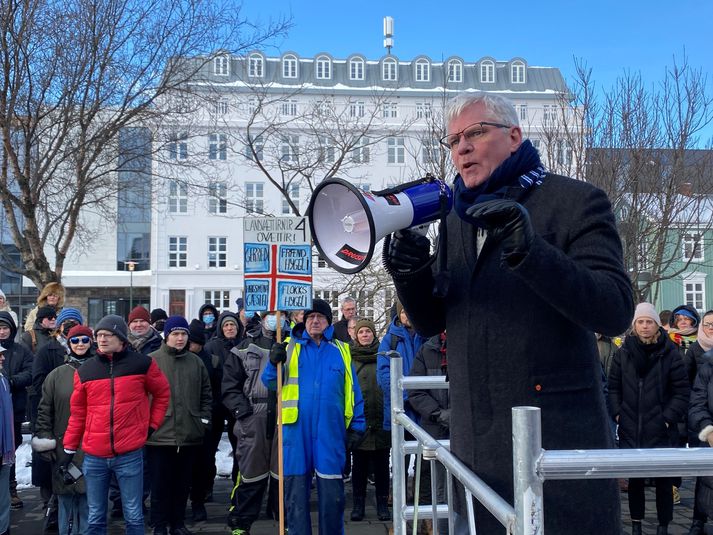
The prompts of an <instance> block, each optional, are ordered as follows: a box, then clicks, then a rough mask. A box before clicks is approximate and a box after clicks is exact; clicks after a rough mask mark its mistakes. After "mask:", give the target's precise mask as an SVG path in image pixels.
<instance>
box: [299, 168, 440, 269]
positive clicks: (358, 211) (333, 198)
mask: <svg viewBox="0 0 713 535" xmlns="http://www.w3.org/2000/svg"><path fill="white" fill-rule="evenodd" d="M452 205H453V194H452V192H451V190H450V188H449V187H448V186H447V185H446V184H445V182H443V181H442V180H440V179H436V178H434V177H432V176H430V175H429V176H426V178H423V179H421V180H416V181H413V182H409V183H407V184H402V185H400V186H397V187H395V188H390V189H387V190H382V191H375V192H369V191H363V190H361V189H359V188H357V187H355V186H354V185H352V184H350V183H349V182H347V181H346V180H342V179H339V178H332V179H329V180H325V181H324V182H322V183H320V184H319V185H318V186H317V187H316V188H315V189H314V193H313V195H312V198H311V199H310V203H309V209H308V217H309V225H310V229H311V231H312V238H313V239H314V243H315V245H316V246H317V249H318V250H319V253H320V255H321V257H322V258H323V259H324V260H326V261H327V263H328V264H329V265H330V266H331V267H333V268H334V269H336V270H337V271H339V272H340V273H358V272H359V271H361V270H362V269H364V268H365V267H366V266H367V265H368V264H369V261H370V260H371V258H372V256H373V254H374V247H375V245H376V244H377V243H378V242H379V240H381V239H382V238H383V237H385V236H387V235H388V234H391V233H392V232H396V231H397V230H402V229H406V228H409V227H416V226H419V225H424V224H427V223H430V222H432V221H435V220H436V219H438V218H440V217H442V216H444V215H445V214H447V213H448V212H449V211H450V209H451V207H452Z"/></svg>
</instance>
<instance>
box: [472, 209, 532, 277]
mask: <svg viewBox="0 0 713 535" xmlns="http://www.w3.org/2000/svg"><path fill="white" fill-rule="evenodd" d="M466 214H468V216H470V217H472V218H473V219H475V220H476V221H479V222H480V223H482V225H483V226H484V227H485V229H486V230H487V231H488V234H489V235H490V236H492V238H493V239H495V240H498V241H500V242H501V243H502V246H503V255H502V259H503V260H504V261H505V262H507V264H508V265H509V266H511V267H512V266H516V265H517V264H519V263H520V262H521V261H522V259H523V258H524V257H525V256H526V255H527V253H528V252H529V251H530V246H531V245H532V240H533V238H534V236H535V232H534V231H533V230H532V224H531V223H530V215H529V214H528V213H527V210H526V209H525V207H524V206H522V205H521V204H519V203H517V202H515V201H510V200H506V199H495V200H492V201H486V202H483V203H480V204H476V205H474V206H471V207H470V208H468V210H466Z"/></svg>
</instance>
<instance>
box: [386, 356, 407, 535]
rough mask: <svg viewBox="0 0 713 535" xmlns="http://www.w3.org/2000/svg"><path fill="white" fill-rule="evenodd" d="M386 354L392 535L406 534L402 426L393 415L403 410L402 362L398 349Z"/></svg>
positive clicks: (404, 465)
mask: <svg viewBox="0 0 713 535" xmlns="http://www.w3.org/2000/svg"><path fill="white" fill-rule="evenodd" d="M386 356H387V357H388V358H390V359H391V362H390V363H389V366H390V373H391V384H390V393H391V468H392V473H393V477H392V481H393V485H392V487H393V511H392V516H393V524H394V535H406V521H405V520H404V515H403V510H404V506H405V505H406V485H405V482H404V478H405V473H406V462H405V459H404V453H403V443H404V428H403V427H402V426H401V425H400V424H399V423H398V422H397V421H396V418H395V416H396V415H397V414H402V413H403V412H404V396H403V392H402V391H401V380H402V378H403V364H402V362H401V361H402V359H401V355H399V353H398V351H387V352H386Z"/></svg>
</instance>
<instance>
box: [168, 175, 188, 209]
mask: <svg viewBox="0 0 713 535" xmlns="http://www.w3.org/2000/svg"><path fill="white" fill-rule="evenodd" d="M168 211H169V212H170V213H172V214H185V213H186V212H188V186H187V185H186V184H184V183H182V182H178V181H177V180H171V181H170V182H169V183H168Z"/></svg>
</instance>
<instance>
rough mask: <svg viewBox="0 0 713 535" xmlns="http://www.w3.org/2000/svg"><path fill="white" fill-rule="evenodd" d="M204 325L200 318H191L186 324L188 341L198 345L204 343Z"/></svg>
mask: <svg viewBox="0 0 713 535" xmlns="http://www.w3.org/2000/svg"><path fill="white" fill-rule="evenodd" d="M204 328H205V325H203V322H202V321H201V320H191V323H190V325H189V326H188V341H189V342H193V343H194V344H198V345H201V346H202V345H205V331H204Z"/></svg>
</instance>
